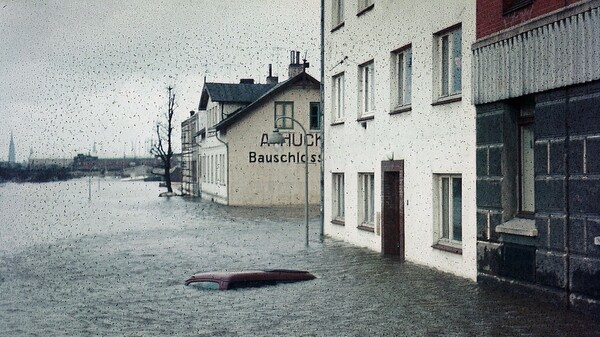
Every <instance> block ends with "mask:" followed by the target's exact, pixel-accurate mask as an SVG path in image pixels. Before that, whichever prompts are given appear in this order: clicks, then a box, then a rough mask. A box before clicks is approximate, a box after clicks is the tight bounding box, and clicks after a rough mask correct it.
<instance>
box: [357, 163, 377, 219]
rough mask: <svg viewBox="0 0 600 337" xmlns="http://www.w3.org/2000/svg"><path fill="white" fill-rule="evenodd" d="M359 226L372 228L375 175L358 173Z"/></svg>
mask: <svg viewBox="0 0 600 337" xmlns="http://www.w3.org/2000/svg"><path fill="white" fill-rule="evenodd" d="M358 184H359V193H358V195H359V199H358V200H359V202H360V204H359V212H360V213H359V219H360V223H359V226H366V227H373V226H374V224H375V175H374V174H373V173H359V175H358Z"/></svg>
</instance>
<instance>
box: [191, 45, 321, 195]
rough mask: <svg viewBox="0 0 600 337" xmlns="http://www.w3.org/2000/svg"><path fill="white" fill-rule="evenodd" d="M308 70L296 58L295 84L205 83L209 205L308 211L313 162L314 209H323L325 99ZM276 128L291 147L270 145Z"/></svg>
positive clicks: (201, 175)
mask: <svg viewBox="0 0 600 337" xmlns="http://www.w3.org/2000/svg"><path fill="white" fill-rule="evenodd" d="M307 66H308V64H307V63H306V62H303V63H302V62H300V59H299V53H296V52H293V54H292V62H291V63H290V68H289V74H288V75H289V77H290V78H289V79H288V80H286V81H284V82H281V83H279V82H278V78H277V77H274V76H272V74H271V72H270V71H269V76H268V77H267V80H266V83H265V84H256V83H254V81H253V80H250V79H243V80H241V81H240V83H239V84H231V83H205V85H204V88H203V91H202V97H201V99H200V104H199V113H198V114H197V115H199V117H198V118H199V119H200V120H202V119H204V120H205V121H206V122H205V123H206V124H205V126H204V127H201V128H200V129H199V131H198V133H197V137H196V144H197V145H196V147H197V155H198V160H197V163H198V175H197V177H198V178H197V180H198V186H199V194H200V195H201V197H202V199H204V200H210V201H214V202H217V203H222V204H226V205H255V206H273V205H301V204H303V203H304V184H305V179H304V172H305V170H304V167H305V166H304V165H303V164H304V162H305V161H306V160H308V163H309V181H308V185H309V202H310V203H314V204H317V203H318V202H319V199H320V194H319V191H320V189H319V181H320V180H319V171H320V170H319V163H320V153H319V149H320V145H321V144H320V132H319V128H320V124H319V122H320V109H319V98H320V96H319V95H320V92H319V82H318V81H317V80H315V79H314V78H313V77H311V76H310V75H309V74H307V73H306V72H305V68H306V67H307ZM292 118H293V119H294V120H295V121H294V120H292ZM186 122H187V121H186ZM186 122H184V123H186ZM298 123H299V124H298ZM188 124H189V123H188ZM188 126H189V125H187V124H186V127H188ZM302 127H304V128H305V130H306V133H305V132H304V131H303V130H302ZM274 128H278V129H279V130H280V131H281V133H282V134H284V137H285V143H284V144H283V146H275V145H270V144H268V138H269V135H270V133H271V132H272V131H273V129H274ZM305 145H306V146H307V148H308V150H309V153H308V157H306V155H305V147H304V146H305ZM192 152H193V151H192Z"/></svg>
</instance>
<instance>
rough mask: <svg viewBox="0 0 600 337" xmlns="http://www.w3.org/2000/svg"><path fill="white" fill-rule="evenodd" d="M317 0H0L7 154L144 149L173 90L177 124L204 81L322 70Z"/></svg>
mask: <svg viewBox="0 0 600 337" xmlns="http://www.w3.org/2000/svg"><path fill="white" fill-rule="evenodd" d="M319 3H320V1H319V0H310V1H293V0H254V1H242V0H237V1H234V0H222V1H208V0H170V1H159V0H128V1H122V0H119V1H116V0H104V1H92V0H0V69H1V71H0V161H6V160H7V158H8V147H9V140H10V132H11V130H12V131H13V132H14V139H15V145H16V153H17V161H19V162H21V161H25V160H27V159H28V158H29V156H30V151H33V152H32V157H33V158H48V157H50V158H72V157H74V156H75V155H76V154H77V153H87V152H89V151H92V150H93V146H94V143H96V150H97V154H98V155H99V156H101V157H122V156H123V154H124V153H125V154H126V155H127V156H128V157H129V156H132V155H133V154H137V155H138V156H141V155H144V154H145V151H146V150H147V147H146V143H147V142H148V140H149V139H150V138H152V137H153V136H154V125H155V124H156V121H157V120H158V119H159V116H162V114H163V113H164V111H165V109H166V105H167V87H168V86H169V85H171V86H173V87H174V88H175V93H176V95H177V98H176V103H177V109H176V115H177V116H176V118H177V121H176V125H177V127H176V130H177V134H176V139H175V143H176V144H177V147H176V150H179V149H180V138H179V137H180V136H179V130H180V123H181V121H183V120H184V119H185V118H186V117H187V116H188V115H189V111H190V110H196V109H197V106H198V101H199V98H200V92H201V90H202V83H203V81H204V76H206V78H207V81H213V82H214V81H223V82H237V81H238V80H239V78H255V79H256V80H258V81H260V82H261V83H264V81H265V77H266V76H267V70H268V64H269V63H273V69H274V72H275V74H276V75H279V76H280V79H285V78H287V64H288V63H289V51H290V50H299V51H301V52H302V56H304V53H307V59H308V61H309V62H310V63H311V68H310V69H309V70H308V72H309V73H310V74H312V75H313V76H315V77H316V78H318V74H319V68H318V66H319V20H320V16H319V15H320V10H319Z"/></svg>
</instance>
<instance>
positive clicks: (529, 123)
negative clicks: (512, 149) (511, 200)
mask: <svg viewBox="0 0 600 337" xmlns="http://www.w3.org/2000/svg"><path fill="white" fill-rule="evenodd" d="M533 114H534V107H533V104H524V105H521V109H520V112H519V119H518V125H519V134H518V137H519V145H518V146H519V171H518V172H519V173H518V181H519V196H518V200H519V213H521V214H532V213H534V212H535V174H534V161H533V154H534V149H533V148H534V142H535V139H534V133H533Z"/></svg>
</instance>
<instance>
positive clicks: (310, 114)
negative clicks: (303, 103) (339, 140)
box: [308, 102, 322, 131]
mask: <svg viewBox="0 0 600 337" xmlns="http://www.w3.org/2000/svg"><path fill="white" fill-rule="evenodd" d="M314 107H316V109H317V115H316V116H314V115H313V108H314ZM315 118H316V126H315V125H314V121H315ZM321 123H322V118H321V103H320V102H310V103H309V104H308V124H309V129H310V130H313V131H320V130H321Z"/></svg>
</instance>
